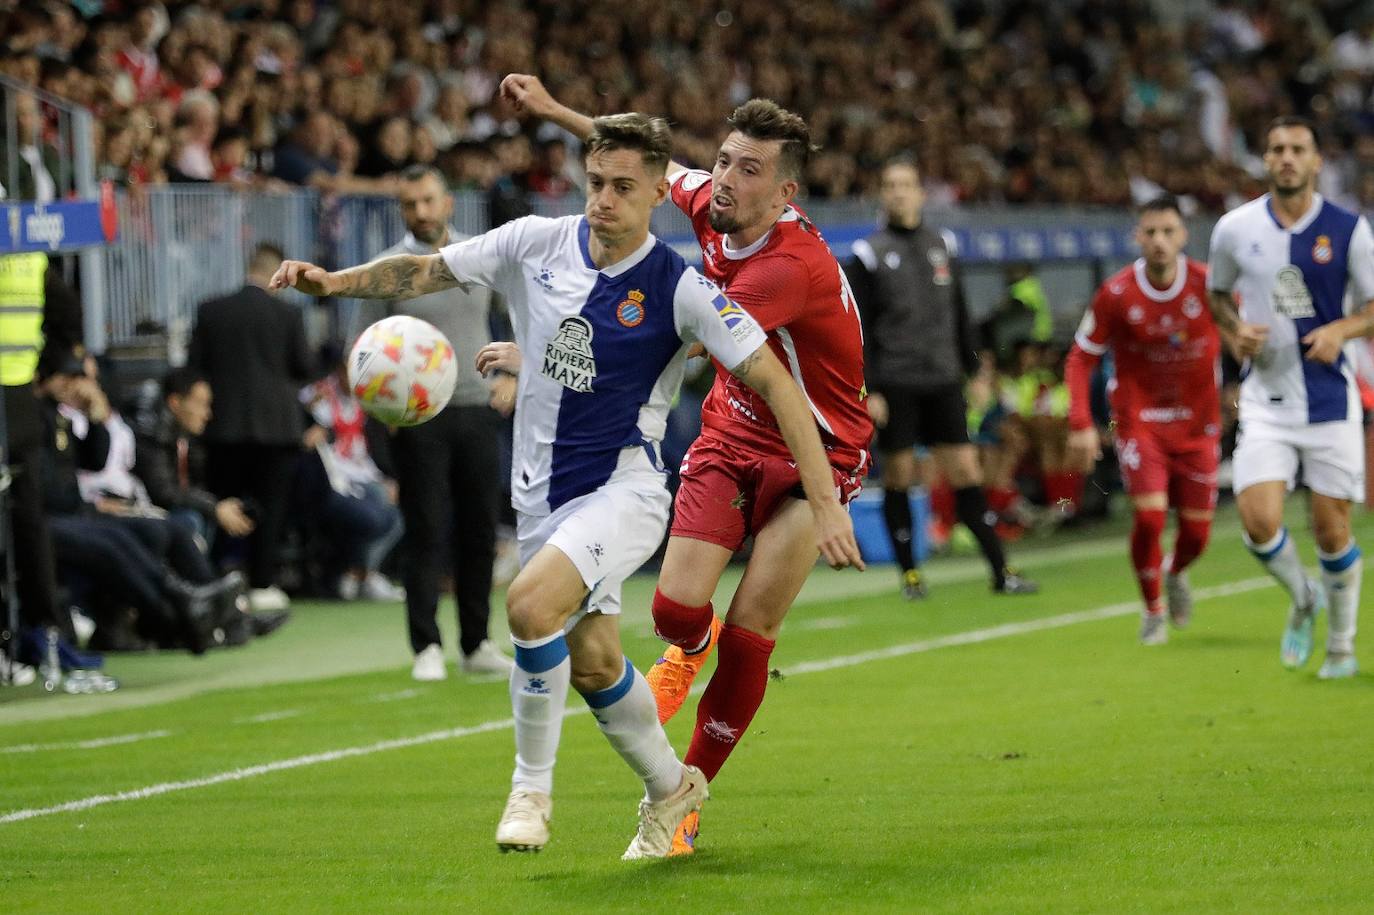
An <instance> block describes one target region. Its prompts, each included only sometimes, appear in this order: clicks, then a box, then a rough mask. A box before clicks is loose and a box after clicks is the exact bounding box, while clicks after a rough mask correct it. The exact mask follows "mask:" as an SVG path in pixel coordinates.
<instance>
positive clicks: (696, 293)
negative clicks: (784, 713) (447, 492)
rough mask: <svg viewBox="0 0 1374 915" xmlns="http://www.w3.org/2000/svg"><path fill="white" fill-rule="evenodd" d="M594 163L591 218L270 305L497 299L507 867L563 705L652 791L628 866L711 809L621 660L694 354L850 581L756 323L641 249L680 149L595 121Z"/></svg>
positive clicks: (516, 225)
mask: <svg viewBox="0 0 1374 915" xmlns="http://www.w3.org/2000/svg"><path fill="white" fill-rule="evenodd" d="M595 128H596V129H595V131H594V132H593V133H592V135H591V136H590V137H589V138H588V139H587V141H586V143H585V145H584V147H583V154H584V157H585V164H586V172H587V206H586V214H585V216H571V217H566V218H563V219H543V218H539V217H528V218H526V219H520V220H516V221H514V222H511V223H508V224H506V225H505V226H502V227H501V228H499V229H496V230H494V231H492V232H488V233H487V234H485V235H481V236H478V237H477V238H473V239H470V240H467V241H464V242H460V243H458V244H455V245H450V246H448V247H445V248H443V249H441V250H440V251H439V252H438V253H437V254H433V255H398V256H395V257H389V258H385V259H382V260H378V261H374V262H372V263H370V264H365V265H363V266H361V267H354V268H351V269H349V270H343V271H339V272H335V273H330V272H327V271H325V270H323V269H321V268H319V267H316V266H314V265H311V264H305V263H301V262H299V261H288V262H286V263H284V264H283V265H282V267H281V269H280V270H278V272H277V274H276V276H275V277H274V278H273V285H274V286H275V287H282V286H288V285H290V286H295V287H296V288H298V289H301V290H302V291H305V292H307V293H310V294H314V295H341V296H355V297H363V298H387V299H394V298H407V297H411V296H414V295H419V294H423V293H427V292H433V291H437V290H439V289H445V288H451V287H454V286H459V285H462V284H465V283H477V284H480V285H484V286H489V287H491V288H493V289H495V290H497V291H499V292H500V293H501V294H502V295H503V296H504V297H505V299H506V302H507V304H508V306H509V309H510V314H511V319H512V324H513V326H514V329H515V337H516V343H515V345H510V344H505V345H502V344H494V345H492V346H489V347H486V348H484V349H483V350H482V351H481V352H480V353H479V354H478V358H477V364H478V369H479V371H483V372H485V371H488V370H491V369H494V368H507V369H512V370H519V368H520V367H519V366H517V365H512V364H511V363H510V361H509V360H512V359H516V358H518V357H519V353H521V352H523V353H524V354H526V356H525V359H526V361H527V364H526V365H525V366H524V367H523V369H524V370H523V371H520V372H519V376H520V382H519V391H518V394H517V398H516V409H515V446H514V460H513V468H512V492H513V502H514V507H515V509H516V511H517V515H518V518H517V521H518V524H517V537H518V540H519V545H520V559H521V564H522V568H521V570H520V574H519V575H518V576H516V578H515V580H514V581H513V582H512V583H511V586H510V589H509V590H508V592H507V595H506V610H507V617H508V620H509V623H510V630H511V636H512V641H513V642H514V643H515V668H514V670H513V671H512V674H511V681H510V692H511V704H512V706H513V710H514V719H515V744H516V757H515V774H514V777H513V779H512V790H511V793H510V796H509V798H508V799H507V802H506V809H505V812H504V813H503V815H502V817H501V821H500V823H499V825H498V826H497V830H496V841H497V845H498V846H499V847H500V848H501V849H502V850H504V851H510V850H519V851H537V850H538V849H540V848H542V847H543V846H544V844H545V843H547V842H548V838H549V820H550V817H551V813H552V800H551V795H552V791H553V766H554V757H555V754H556V752H557V748H558V741H559V736H560V734H561V731H562V723H563V713H564V709H565V705H566V701H567V695H568V690H569V687H570V686H572V687H575V688H576V689H577V690H578V692H580V693H581V694H582V695H583V697H584V698H585V699H586V701H587V704H588V705H589V706H590V707H591V709H592V713H593V715H594V717H595V718H596V721H597V723H598V724H599V725H600V727H601V730H602V732H603V733H604V734H605V735H606V737H607V739H608V740H609V741H610V742H611V745H612V746H613V747H615V749H616V751H617V752H619V753H620V755H621V756H622V757H623V758H624V759H625V761H626V762H627V763H629V765H630V767H631V768H632V769H633V770H634V772H635V774H637V775H638V776H639V777H640V778H641V779H642V780H643V781H644V787H645V798H644V800H643V802H641V804H640V822H639V831H638V833H637V834H636V836H635V838H634V839H633V841H631V843H630V846H629V848H628V850H627V851H626V852H625V855H624V857H626V858H627V859H632V858H645V857H664V856H666V855H667V853H668V850H669V848H670V845H671V841H672V833H673V830H674V828H675V827H676V826H677V824H678V823H679V822H681V820H682V818H683V817H684V816H686V815H687V814H688V813H690V812H692V811H693V810H696V809H698V808H699V807H700V806H701V803H702V801H704V800H705V799H706V797H707V789H706V779H705V777H704V776H703V775H702V773H701V771H700V770H699V769H696V768H695V767H692V766H685V765H683V763H682V762H681V761H680V760H679V759H678V757H677V754H676V753H674V751H673V749H672V747H671V746H670V745H669V743H668V738H667V736H666V735H665V734H664V732H663V728H662V726H661V725H660V724H659V723H658V714H657V707H656V704H655V702H654V697H653V694H652V693H651V692H650V690H649V686H648V684H647V683H646V682H645V680H644V677H643V676H642V675H641V674H640V673H639V672H638V671H636V670H635V669H634V667H633V666H632V665H631V664H630V662H629V660H628V659H626V658H625V657H624V655H623V652H622V650H621V646H620V633H619V628H618V625H617V620H616V618H615V617H616V615H618V614H619V612H620V587H621V583H622V582H623V581H624V580H625V578H626V577H627V576H629V575H630V574H631V573H632V572H634V571H635V570H636V569H638V568H639V566H640V565H641V564H643V562H644V561H645V560H646V559H648V558H649V557H650V556H651V555H652V554H653V553H654V551H655V550H656V549H657V548H658V546H659V544H660V543H661V542H662V540H663V536H664V533H665V529H666V526H667V521H668V510H669V505H670V499H669V495H668V491H667V487H666V476H667V474H666V472H665V471H664V469H663V466H662V464H661V462H660V459H659V453H658V444H659V440H660V439H661V438H662V436H663V431H664V426H665V423H666V419H667V413H668V409H669V406H670V404H671V402H672V400H673V398H674V396H675V395H676V394H677V390H678V387H679V385H680V384H681V382H682V376H683V368H684V363H685V362H686V358H687V350H688V348H689V346H690V345H691V344H694V343H700V344H701V345H702V346H704V347H705V348H706V350H707V351H708V352H709V353H710V354H711V355H712V356H714V357H715V358H716V359H717V360H718V361H719V362H720V363H721V364H723V365H727V366H733V367H734V368H733V372H734V374H735V375H736V376H737V377H738V378H740V380H741V381H743V382H744V383H746V384H748V385H750V386H751V387H752V388H754V389H755V390H757V391H758V392H759V393H760V395H762V396H763V397H764V398H765V400H766V401H767V403H768V406H769V407H770V408H771V409H772V410H773V412H774V414H775V415H776V416H777V419H778V425H779V427H780V428H781V429H782V432H783V435H784V437H785V438H786V440H787V443H788V446H789V447H790V448H791V450H792V453H793V456H794V457H795V459H796V461H797V464H798V468H799V470H800V473H801V478H802V485H803V488H804V489H805V491H806V495H807V499H808V501H809V502H810V504H811V507H812V510H813V513H814V515H815V518H816V528H817V539H818V546H819V548H820V551H821V553H822V555H823V556H824V557H825V558H826V560H827V561H828V562H829V563H830V564H831V565H832V566H836V567H840V566H846V565H850V564H858V563H859V561H860V560H859V551H858V546H857V544H856V543H855V541H854V533H853V528H852V526H851V524H850V521H849V515H848V513H847V512H846V511H845V509H844V508H843V507H842V506H841V505H840V503H839V498H838V495H837V494H836V492H835V490H834V485H833V482H832V475H831V472H830V467H829V463H828V461H827V458H826V455H825V451H824V449H823V448H822V445H821V440H820V436H819V434H818V433H817V431H816V425H815V420H814V419H813V418H812V414H811V410H810V408H809V406H808V405H807V402H806V400H805V397H804V395H803V394H802V392H801V391H800V389H799V388H798V387H797V386H796V383H795V382H794V381H793V380H792V377H791V375H790V374H789V373H788V371H787V370H786V369H785V368H784V367H783V365H782V364H781V363H780V362H779V361H778V359H777V357H776V356H774V355H773V353H772V351H771V350H770V349H769V347H768V346H767V345H766V341H765V335H764V332H763V330H762V329H761V328H760V327H759V325H758V324H757V323H756V322H755V321H754V320H753V318H751V317H750V316H749V315H748V314H746V313H744V312H743V311H742V310H741V309H739V308H738V307H737V306H735V305H733V303H730V302H728V301H727V300H726V298H725V297H724V295H722V293H721V292H720V290H719V289H718V288H717V287H716V286H714V285H713V284H712V283H711V282H710V281H708V280H707V279H705V278H704V277H702V276H701V275H700V274H699V273H697V271H696V270H695V269H693V268H692V267H689V266H688V265H687V264H686V262H685V261H683V259H682V257H681V256H679V255H678V254H677V253H675V252H674V251H673V250H672V249H671V248H669V247H668V246H667V245H665V244H664V243H663V242H661V241H659V240H658V239H656V238H654V236H653V235H651V234H650V233H649V217H650V214H651V213H652V211H653V208H654V207H656V206H658V205H659V204H661V203H662V202H663V201H664V200H665V199H666V198H667V195H668V183H667V181H666V179H665V177H664V174H665V170H666V167H667V164H668V157H669V154H670V152H671V146H672V137H671V134H670V132H669V130H668V127H667V124H666V122H665V121H663V120H662V119H660V118H649V117H646V116H644V115H639V114H624V115H614V116H610V117H605V118H598V119H597V120H596V122H595Z"/></svg>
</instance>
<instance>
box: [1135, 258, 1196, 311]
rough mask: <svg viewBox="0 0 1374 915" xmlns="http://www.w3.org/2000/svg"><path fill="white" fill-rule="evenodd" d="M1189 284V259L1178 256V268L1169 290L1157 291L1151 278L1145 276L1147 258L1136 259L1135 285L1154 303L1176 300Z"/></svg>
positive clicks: (1175, 270) (1175, 269)
mask: <svg viewBox="0 0 1374 915" xmlns="http://www.w3.org/2000/svg"><path fill="white" fill-rule="evenodd" d="M1186 282H1188V258H1186V257H1184V256H1183V255H1182V254H1180V255H1179V256H1178V266H1177V267H1175V268H1174V281H1173V283H1172V284H1170V286H1169V288H1168V289H1156V288H1155V284H1154V283H1151V282H1150V278H1149V277H1148V276H1146V274H1145V258H1143V257H1140V258H1136V262H1135V284H1136V285H1137V286H1139V287H1140V291H1141V292H1143V293H1145V298H1147V299H1149V300H1150V301H1152V302H1167V301H1169V300H1170V299H1175V298H1177V297H1178V294H1179V293H1180V292H1182V291H1183V284H1184V283H1186Z"/></svg>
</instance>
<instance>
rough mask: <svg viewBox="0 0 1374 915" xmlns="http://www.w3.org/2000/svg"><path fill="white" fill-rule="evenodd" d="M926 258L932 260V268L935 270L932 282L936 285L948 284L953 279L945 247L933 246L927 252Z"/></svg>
mask: <svg viewBox="0 0 1374 915" xmlns="http://www.w3.org/2000/svg"><path fill="white" fill-rule="evenodd" d="M926 259H927V260H929V261H930V266H931V269H932V270H933V271H934V273H933V275H932V276H931V282H933V283H934V284H935V285H936V286H948V285H949V281H950V279H951V275H950V272H949V255H948V254H946V253H945V249H944V248H931V249H930V250H929V251H927V252H926Z"/></svg>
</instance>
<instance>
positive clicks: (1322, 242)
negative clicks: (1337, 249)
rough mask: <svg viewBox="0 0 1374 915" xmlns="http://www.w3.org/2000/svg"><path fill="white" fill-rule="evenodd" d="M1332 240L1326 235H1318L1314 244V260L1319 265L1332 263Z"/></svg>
mask: <svg viewBox="0 0 1374 915" xmlns="http://www.w3.org/2000/svg"><path fill="white" fill-rule="evenodd" d="M1331 257H1332V254H1331V239H1330V237H1329V236H1326V235H1318V236H1317V240H1316V241H1315V242H1313V244H1312V260H1314V261H1316V262H1317V263H1319V264H1329V263H1331Z"/></svg>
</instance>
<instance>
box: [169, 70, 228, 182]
mask: <svg viewBox="0 0 1374 915" xmlns="http://www.w3.org/2000/svg"><path fill="white" fill-rule="evenodd" d="M176 122H177V130H176V138H175V146H176V151H175V153H174V159H173V163H172V171H171V178H172V180H173V181H212V180H214V177H215V164H214V162H213V161H212V160H211V156H210V147H211V145H212V144H213V143H214V141H215V134H216V133H217V132H218V130H219V104H218V103H217V102H216V101H215V97H214V96H213V95H211V94H209V93H208V92H204V91H202V90H195V91H193V92H188V93H186V94H185V95H184V96H182V100H181V106H180V107H179V108H178V109H177V121H176Z"/></svg>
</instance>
